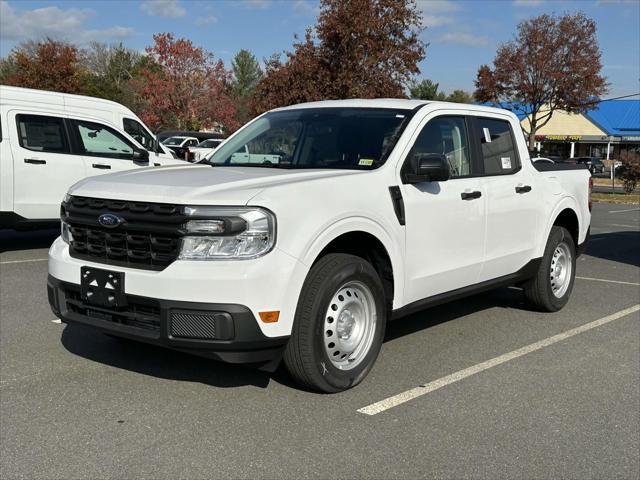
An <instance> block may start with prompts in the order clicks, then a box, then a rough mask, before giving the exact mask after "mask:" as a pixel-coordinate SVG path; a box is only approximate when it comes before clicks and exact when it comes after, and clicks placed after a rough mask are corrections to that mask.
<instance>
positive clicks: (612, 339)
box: [0, 203, 640, 479]
mask: <svg viewBox="0 0 640 480" xmlns="http://www.w3.org/2000/svg"><path fill="white" fill-rule="evenodd" d="M55 236H56V233H55V232H54V231H49V232H47V231H43V232H31V233H26V234H15V233H9V232H0V250H2V251H3V253H1V254H0V462H1V463H0V476H1V477H2V478H4V479H9V478H134V477H135V478H178V477H179V478H345V477H348V478H355V477H368V478H392V477H393V478H425V477H426V478H433V477H438V478H452V479H460V478H483V479H485V478H486V479H489V478H491V479H497V478H576V479H578V478H579V479H588V478H594V479H595V478H597V479H601V478H625V479H626V478H629V479H632V478H639V477H640V462H639V453H638V452H639V451H640V312H639V311H638V304H640V208H639V207H638V206H637V205H635V206H634V205H613V204H605V203H599V204H595V205H594V217H593V222H592V239H591V243H590V245H589V249H588V251H587V254H586V255H583V256H582V257H580V259H579V260H578V266H577V275H578V279H577V280H576V283H575V287H574V291H573V295H572V298H571V300H570V302H569V304H568V305H567V307H566V308H565V309H563V310H562V311H561V312H558V313H556V314H542V313H537V312H532V311H530V310H528V309H527V307H526V306H525V304H524V302H523V298H522V294H521V292H520V291H519V290H517V289H514V288H505V289H500V290H496V291H494V292H490V293H487V294H483V295H478V296H475V297H472V298H470V299H467V300H464V301H461V302H456V303H453V304H448V305H443V306H440V307H436V308H432V309H430V310H426V311H423V312H420V313H419V314H416V315H413V316H412V317H409V318H406V319H404V320H399V321H398V322H395V323H392V324H390V326H389V328H388V334H387V339H386V341H385V344H384V347H383V350H382V353H381V356H380V357H379V359H378V362H377V364H376V366H375V367H374V369H373V371H372V372H371V374H370V375H369V377H368V378H367V379H366V380H365V382H364V383H363V384H361V385H360V386H359V387H357V388H355V389H353V390H351V391H348V392H345V393H341V394H336V395H320V394H315V393H309V392H306V391H303V390H300V389H298V388H296V386H295V385H292V383H291V382H290V380H289V379H288V377H287V375H286V373H285V372H284V371H282V370H280V371H278V372H276V373H275V374H273V375H269V374H265V373H261V372H258V371H254V370H251V369H248V368H244V367H234V366H229V365H224V364H219V363H216V362H213V361H209V360H205V359H201V358H198V357H193V356H189V355H186V354H182V353H176V352H171V351H167V350H163V349H159V348H155V347H151V346H146V345H141V344H135V343H129V342H121V341H118V340H115V339H112V338H110V337H107V336H105V335H102V334H100V333H97V332H94V331H92V330H88V329H84V328H81V327H72V326H65V325H64V324H60V323H59V321H57V319H55V318H54V316H53V314H52V313H51V311H50V309H49V306H48V303H47V297H46V290H45V282H46V273H47V264H46V261H45V258H46V251H47V248H46V247H47V246H48V244H50V242H51V241H52V240H53V239H54V237H55ZM596 321H598V322H596ZM594 322H596V323H594ZM405 400H407V401H405ZM368 413H375V414H374V415H370V414H368Z"/></svg>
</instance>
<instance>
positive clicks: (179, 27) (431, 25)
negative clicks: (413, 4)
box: [0, 0, 640, 98]
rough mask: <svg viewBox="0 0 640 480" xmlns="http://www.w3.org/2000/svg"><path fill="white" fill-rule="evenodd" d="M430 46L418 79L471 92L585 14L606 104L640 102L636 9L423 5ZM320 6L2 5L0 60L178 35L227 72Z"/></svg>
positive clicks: (460, 0)
mask: <svg viewBox="0 0 640 480" xmlns="http://www.w3.org/2000/svg"><path fill="white" fill-rule="evenodd" d="M418 6H419V9H420V10H421V11H422V12H423V26H424V27H425V29H424V31H423V32H422V33H421V39H422V40H423V41H424V42H426V43H428V44H429V46H428V48H427V50H426V58H425V60H423V61H422V62H421V63H420V65H419V66H420V70H421V74H420V76H419V78H430V79H432V80H433V81H435V82H438V83H439V84H440V89H441V90H444V91H445V92H446V93H450V92H451V91H452V90H454V89H462V90H466V91H469V92H472V91H473V89H474V86H473V81H474V79H475V75H476V73H477V70H478V67H479V66H480V65H482V64H491V62H492V60H493V58H494V56H495V52H496V48H497V46H498V45H499V44H500V43H501V42H505V41H508V40H510V39H511V38H512V37H513V36H514V34H515V32H516V27H517V24H518V23H519V22H520V21H522V20H524V19H527V18H529V17H532V16H536V15H539V14H541V13H553V12H555V13H565V12H574V11H576V10H582V11H583V12H585V13H586V14H587V15H588V16H589V17H591V18H593V19H594V20H595V21H596V24H597V26H598V38H599V41H600V48H601V51H602V63H603V65H604V68H603V74H604V75H605V76H606V77H607V78H608V81H609V83H610V87H609V94H608V95H607V96H606V98H611V97H614V96H622V95H629V94H634V93H638V92H640V0H491V1H483V0H418ZM318 10H319V3H318V2H317V1H314V0H210V1H202V0H153V1H133V0H106V1H105V0H84V1H76V0H58V1H32V0H0V55H2V56H6V55H7V54H8V53H9V52H10V51H11V49H12V48H13V47H14V46H16V45H17V44H19V43H20V42H22V41H25V40H28V39H40V38H44V37H46V36H49V37H52V38H57V39H64V40H68V41H72V42H74V43H77V44H80V45H86V44H87V43H88V42H90V41H100V42H106V43H118V42H122V43H123V44H124V45H125V46H127V47H130V48H133V49H136V50H140V51H142V50H143V49H144V47H145V46H147V45H150V44H151V43H152V35H153V34H154V33H158V32H173V33H174V34H175V35H176V36H177V37H184V38H188V39H190V40H192V41H193V42H194V44H195V45H197V46H201V47H204V48H205V49H207V50H209V51H211V52H213V53H214V55H216V57H218V58H221V59H222V60H223V61H224V62H225V63H226V64H227V67H230V64H231V59H232V58H233V55H234V54H235V53H236V52H237V51H238V50H240V49H241V48H245V49H247V50H249V51H251V52H252V53H253V54H254V55H256V57H257V58H258V59H260V60H262V59H264V58H267V57H269V56H271V55H272V54H273V53H276V52H282V51H283V50H290V49H291V45H292V43H293V41H294V35H295V34H298V35H302V34H304V31H305V29H306V28H307V27H309V26H313V25H314V24H315V20H316V16H317V14H318Z"/></svg>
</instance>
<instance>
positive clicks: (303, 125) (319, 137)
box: [204, 108, 411, 170]
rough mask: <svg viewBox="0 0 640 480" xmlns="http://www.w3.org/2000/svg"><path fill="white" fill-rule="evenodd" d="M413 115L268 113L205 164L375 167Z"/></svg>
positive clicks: (362, 110)
mask: <svg viewBox="0 0 640 480" xmlns="http://www.w3.org/2000/svg"><path fill="white" fill-rule="evenodd" d="M410 115H411V111H408V110H399V109H374V108H315V109H298V110H285V111H280V112H270V113H267V114H266V115H264V116H263V117H261V118H259V119H257V120H256V121H254V122H252V123H251V124H249V125H248V126H247V127H245V128H244V129H243V130H242V131H241V132H239V133H238V134H237V135H235V136H234V137H233V138H231V139H229V140H228V141H227V142H226V143H225V144H224V145H223V146H221V147H219V148H218V149H217V150H215V151H214V153H213V154H212V155H210V156H209V157H207V158H206V159H205V160H204V162H205V163H208V164H210V165H214V166H255V167H278V168H342V169H354V170H357V169H366V170H370V169H374V168H377V167H379V166H380V165H382V164H383V163H384V162H385V160H386V159H387V156H388V155H389V153H391V150H392V149H393V147H394V145H395V143H396V141H397V139H398V137H399V136H400V133H401V131H402V128H403V127H404V125H405V124H406V122H405V120H407V119H408V117H410Z"/></svg>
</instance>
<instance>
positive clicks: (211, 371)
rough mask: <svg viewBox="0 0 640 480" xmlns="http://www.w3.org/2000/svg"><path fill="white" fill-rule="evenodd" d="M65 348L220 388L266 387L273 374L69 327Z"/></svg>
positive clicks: (142, 371)
mask: <svg viewBox="0 0 640 480" xmlns="http://www.w3.org/2000/svg"><path fill="white" fill-rule="evenodd" d="M61 342H62V345H63V346H64V348H66V349H67V350H68V351H69V352H71V353H73V354H74V355H78V356H80V357H83V358H86V359H88V360H91V361H94V362H98V363H102V364H104V365H109V366H111V367H115V368H120V369H123V370H129V371H131V372H135V373H139V374H142V375H148V376H151V377H156V378H162V379H167V380H177V381H185V382H198V383H204V384H207V385H211V386H213V387H218V388H233V387H240V386H246V385H253V386H256V387H260V388H266V387H267V386H268V384H269V380H270V374H269V373H266V372H262V371H259V370H257V369H253V368H251V367H245V366H242V365H229V364H225V363H222V362H216V361H214V360H210V359H207V358H203V357H197V356H195V355H189V354H187V353H183V352H178V351H175V350H170V349H167V348H162V347H156V346H154V345H149V344H146V343H140V342H135V341H129V340H125V339H120V338H115V337H109V336H107V335H103V334H102V333H100V332H97V331H95V330H93V329H90V328H85V327H83V326H79V325H67V326H66V327H65V328H64V331H63V332H62V338H61Z"/></svg>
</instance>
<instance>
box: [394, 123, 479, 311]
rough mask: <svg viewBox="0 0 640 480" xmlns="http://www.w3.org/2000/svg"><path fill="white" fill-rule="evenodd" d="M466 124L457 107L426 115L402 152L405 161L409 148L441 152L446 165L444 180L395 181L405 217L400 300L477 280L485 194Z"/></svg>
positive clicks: (408, 300) (410, 299)
mask: <svg viewBox="0 0 640 480" xmlns="http://www.w3.org/2000/svg"><path fill="white" fill-rule="evenodd" d="M469 130H470V129H469V123H468V121H467V118H466V117H465V116H464V115H461V114H460V111H455V113H452V114H450V115H448V114H443V113H440V114H438V116H435V117H434V116H433V115H430V116H428V117H427V118H426V119H425V120H424V121H423V122H422V124H421V125H420V127H419V129H418V133H417V134H416V135H415V137H414V139H412V143H411V144H412V146H411V147H410V150H409V151H408V152H407V153H406V154H405V161H407V160H408V158H410V157H411V155H413V154H415V153H424V154H428V153H435V154H444V155H445V156H446V157H447V160H448V161H449V164H450V167H451V178H450V179H449V180H447V181H442V182H422V183H416V184H406V185H402V184H401V187H400V188H401V190H402V196H403V198H404V204H405V217H406V255H405V258H406V263H405V272H406V279H405V285H406V297H405V303H411V302H415V301H418V300H421V299H423V298H427V297H431V296H433V295H437V294H440V293H444V292H449V291H452V290H455V289H458V288H461V287H465V286H469V285H473V284H474V283H477V281H478V276H479V274H480V271H481V268H482V263H483V255H484V238H485V220H486V219H485V212H486V197H485V196H484V188H483V185H482V183H483V179H482V178H480V177H478V176H477V172H476V170H477V159H475V153H474V152H473V151H472V149H471V148H470V146H471V143H470V131H469ZM474 159H475V160H474Z"/></svg>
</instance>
